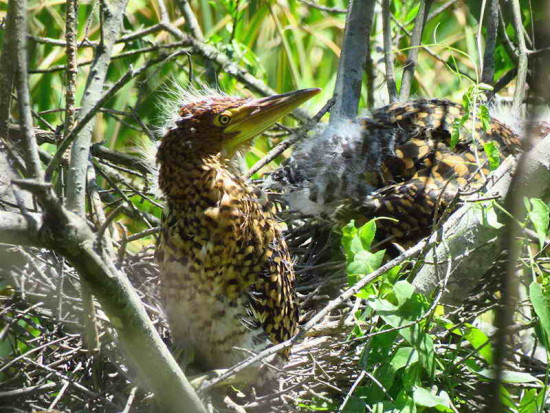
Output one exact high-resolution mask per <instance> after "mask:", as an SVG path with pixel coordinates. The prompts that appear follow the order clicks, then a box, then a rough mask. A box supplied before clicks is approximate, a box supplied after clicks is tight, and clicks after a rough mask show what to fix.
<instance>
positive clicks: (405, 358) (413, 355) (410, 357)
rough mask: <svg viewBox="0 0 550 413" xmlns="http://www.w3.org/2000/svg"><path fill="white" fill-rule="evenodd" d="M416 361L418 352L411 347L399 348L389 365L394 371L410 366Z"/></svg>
mask: <svg viewBox="0 0 550 413" xmlns="http://www.w3.org/2000/svg"><path fill="white" fill-rule="evenodd" d="M417 361H418V352H417V351H416V350H415V349H414V348H412V347H400V348H398V349H397V351H396V352H395V354H394V355H393V357H392V358H391V360H390V365H391V366H392V367H393V369H394V370H395V371H397V370H399V369H401V368H403V367H405V366H411V365H413V364H414V363H416V362H417Z"/></svg>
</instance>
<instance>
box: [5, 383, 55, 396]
mask: <svg viewBox="0 0 550 413" xmlns="http://www.w3.org/2000/svg"><path fill="white" fill-rule="evenodd" d="M56 387H59V383H53V382H50V383H45V384H40V385H37V386H28V387H22V388H20V389H15V390H6V391H2V392H0V399H11V398H17V397H22V396H25V397H29V396H30V395H31V394H34V393H42V392H50V391H52V390H53V389H55V388H56Z"/></svg>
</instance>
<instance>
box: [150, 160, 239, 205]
mask: <svg viewBox="0 0 550 413" xmlns="http://www.w3.org/2000/svg"><path fill="white" fill-rule="evenodd" d="M238 175H239V174H238V172H237V168H236V167H235V166H234V165H233V164H232V163H231V161H229V160H227V159H224V158H223V157H222V156H221V154H219V153H218V154H213V155H212V154H211V155H204V156H192V157H191V156H190V157H186V159H174V160H170V161H169V160H168V159H167V160H165V161H164V162H161V165H160V169H159V186H160V189H161V190H162V192H163V193H164V195H165V196H166V197H167V198H168V201H173V202H177V203H185V202H194V201H193V200H194V199H197V198H196V197H200V198H203V199H205V200H206V198H214V197H215V195H216V194H217V193H218V192H219V188H218V186H217V185H215V183H216V182H218V181H219V180H220V178H222V182H225V181H227V180H230V181H233V182H235V181H241V178H239V176H238Z"/></svg>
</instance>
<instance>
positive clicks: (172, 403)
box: [0, 180, 205, 412]
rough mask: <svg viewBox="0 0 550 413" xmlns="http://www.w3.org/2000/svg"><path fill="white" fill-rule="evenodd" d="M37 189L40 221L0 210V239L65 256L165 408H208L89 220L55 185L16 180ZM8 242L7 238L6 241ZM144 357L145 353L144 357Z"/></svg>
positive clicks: (27, 186) (22, 186)
mask: <svg viewBox="0 0 550 413" xmlns="http://www.w3.org/2000/svg"><path fill="white" fill-rule="evenodd" d="M15 183H16V184H17V185H18V186H20V187H21V188H23V189H26V190H29V191H31V192H33V194H34V195H35V196H36V197H37V199H39V202H40V204H41V205H42V206H43V208H44V210H45V215H44V217H43V218H42V220H40V218H39V217H37V216H34V215H32V216H31V217H32V220H29V219H26V218H25V217H21V216H18V215H19V214H13V213H10V212H4V211H0V239H2V240H8V241H10V242H20V243H23V242H28V243H31V242H32V245H34V246H38V247H45V248H48V249H52V250H54V251H57V252H58V253H60V254H62V255H63V256H64V257H65V258H66V259H67V260H68V261H69V262H70V263H71V264H72V265H73V266H74V267H75V269H76V270H77V271H78V273H79V275H80V276H81V277H83V279H84V280H85V281H86V282H87V283H89V285H90V286H91V287H92V288H93V292H94V294H95V296H96V297H97V299H98V301H99V302H100V304H101V306H102V308H103V310H104V311H105V313H106V314H107V315H108V317H109V320H110V321H111V323H112V325H113V326H114V327H115V328H116V330H117V333H118V337H119V339H120V342H121V343H122V344H123V346H124V348H125V350H126V351H127V353H128V355H129V357H130V359H131V360H132V361H133V362H134V363H135V365H136V366H137V367H138V369H139V371H140V373H141V377H142V379H144V380H145V382H146V384H147V385H148V386H149V387H150V388H151V389H152V390H153V391H154V393H155V396H156V400H157V402H158V403H159V405H160V406H161V407H162V410H163V411H168V412H180V411H181V406H186V408H188V409H189V410H190V411H196V412H205V409H204V407H203V406H202V403H201V401H200V400H199V398H198V397H197V395H196V393H195V392H194V390H193V389H192V387H191V386H190V384H189V382H188V381H187V379H186V378H185V376H184V375H183V373H182V371H181V369H180V368H179V367H178V365H177V364H176V362H175V360H174V359H173V357H172V356H171V354H170V352H169V351H168V348H167V347H166V345H165V344H164V342H163V341H162V339H161V338H160V336H159V335H158V332H157V331H156V330H155V328H154V326H153V325H152V324H151V322H150V320H149V318H148V316H147V314H146V312H145V309H144V308H143V305H142V304H141V302H140V299H139V297H138V296H137V293H136V292H135V290H134V289H133V287H132V285H131V284H130V282H129V281H128V279H127V278H126V277H125V276H123V275H122V274H121V273H120V272H119V271H118V270H116V268H115V267H114V266H113V265H112V264H111V263H109V262H106V261H104V260H103V258H102V256H101V255H99V254H98V253H97V252H96V251H95V250H94V245H96V243H97V239H96V236H95V234H94V233H92V231H91V230H90V229H89V227H88V224H87V223H86V221H85V220H84V219H82V218H80V217H79V216H77V215H75V214H72V213H70V212H68V211H67V210H65V209H64V208H63V207H62V206H61V205H60V203H59V200H58V199H57V198H56V196H55V194H54V193H53V191H52V189H51V186H50V185H47V184H41V183H37V182H35V181H30V180H18V181H16V182H15ZM4 242H6V241H4ZM144 355H146V357H145V356H144Z"/></svg>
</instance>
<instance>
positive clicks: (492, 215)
mask: <svg viewBox="0 0 550 413" xmlns="http://www.w3.org/2000/svg"><path fill="white" fill-rule="evenodd" d="M475 208H479V211H480V213H481V224H482V225H484V226H486V227H488V228H494V229H500V228H502V226H503V225H502V224H501V223H500V222H499V221H498V215H497V212H496V210H495V206H494V204H493V202H478V203H476V204H475Z"/></svg>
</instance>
